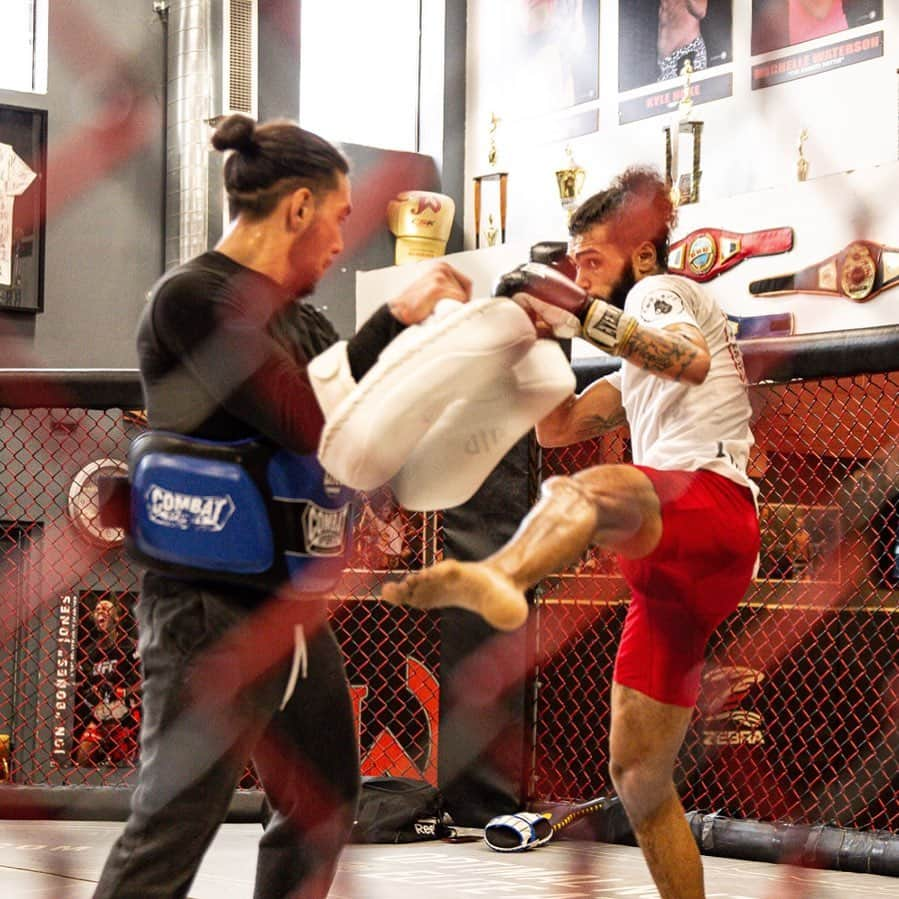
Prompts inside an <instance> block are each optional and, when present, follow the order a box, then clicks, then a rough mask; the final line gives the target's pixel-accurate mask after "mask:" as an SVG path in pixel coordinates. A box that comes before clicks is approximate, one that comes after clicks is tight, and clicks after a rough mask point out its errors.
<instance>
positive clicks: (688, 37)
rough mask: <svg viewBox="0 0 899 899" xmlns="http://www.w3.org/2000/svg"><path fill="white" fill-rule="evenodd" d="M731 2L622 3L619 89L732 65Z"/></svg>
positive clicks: (639, 0)
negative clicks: (688, 71)
mask: <svg viewBox="0 0 899 899" xmlns="http://www.w3.org/2000/svg"><path fill="white" fill-rule="evenodd" d="M732 35H733V4H732V0H619V2H618V89H619V91H629V90H633V89H634V88H638V87H643V86H644V85H647V84H655V83H656V82H662V81H669V80H671V79H672V78H677V77H678V76H679V75H680V74H681V72H682V71H683V68H684V64H685V63H686V61H687V60H689V61H690V63H691V65H692V68H693V71H694V72H703V71H705V70H706V69H711V68H714V67H715V66H721V65H726V64H727V63H730V62H732V61H733V36H732Z"/></svg>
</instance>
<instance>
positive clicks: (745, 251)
mask: <svg viewBox="0 0 899 899" xmlns="http://www.w3.org/2000/svg"><path fill="white" fill-rule="evenodd" d="M792 249H793V229H792V228H771V229H769V230H767V231H749V232H748V233H746V234H738V233H736V232H734V231H724V230H722V229H721V228H702V229H700V230H698V231H692V232H691V233H690V234H688V235H687V236H686V237H684V238H683V239H681V240H679V241H677V243H675V244H674V245H673V246H672V247H671V249H669V251H668V271H669V272H671V273H672V274H676V275H683V276H684V277H685V278H691V279H692V280H694V281H709V280H711V279H712V278H716V277H718V275H720V274H723V273H724V272H726V271H727V270H728V269H731V268H733V267H734V266H735V265H736V264H737V263H739V262H742V261H743V260H744V259H746V258H747V257H749V256H772V255H774V254H776V253H786V252H788V251H789V250H792Z"/></svg>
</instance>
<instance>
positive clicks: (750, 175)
mask: <svg viewBox="0 0 899 899" xmlns="http://www.w3.org/2000/svg"><path fill="white" fill-rule="evenodd" d="M517 2H518V0H508V2H504V3H494V2H492V0H469V3H468V12H469V19H468V84H467V107H468V134H467V143H466V166H465V168H466V183H467V184H468V185H469V191H471V186H470V185H471V177H472V176H473V175H476V174H480V173H483V172H485V171H487V170H488V168H489V167H488V164H487V148H488V139H489V133H488V125H489V120H490V114H491V112H496V113H497V115H499V116H500V118H502V119H503V121H501V123H500V125H499V128H498V130H497V150H498V159H497V165H498V167H499V168H502V169H505V170H507V171H509V173H510V174H509V201H508V205H509V208H508V239H510V240H520V241H523V242H525V243H532V242H534V241H535V240H540V239H550V238H557V239H561V238H564V237H565V236H566V230H565V215H564V213H563V211H562V209H561V206H560V204H559V198H558V192H557V188H556V181H555V176H554V172H555V171H556V170H557V169H560V168H562V167H563V166H564V165H565V163H566V157H565V154H564V147H565V145H566V143H567V144H570V145H571V147H572V150H573V153H574V157H575V159H576V160H577V161H578V162H579V164H580V165H581V166H583V167H584V168H585V169H586V171H587V178H586V183H585V187H584V193H583V195H582V196H587V195H589V194H590V193H593V192H594V191H596V190H599V189H600V188H602V187H603V186H604V185H605V183H606V182H607V181H608V179H609V178H610V177H611V176H612V175H614V174H615V173H616V172H617V171H619V170H620V169H622V168H624V167H625V166H626V165H628V164H630V163H646V164H654V165H656V166H658V167H660V168H663V167H664V139H663V132H662V128H663V125H664V124H665V122H666V119H670V114H669V116H667V117H666V116H656V117H653V118H649V119H644V120H643V121H639V122H635V123H632V124H627V125H619V124H618V104H619V100H622V99H628V98H632V97H636V96H641V95H642V94H644V93H646V92H647V89H636V90H632V91H630V92H628V93H626V94H622V95H619V93H618V13H619V2H618V0H601V2H600V22H599V26H600V61H599V98H598V99H597V100H595V101H592V102H587V103H585V104H583V105H582V106H578V107H577V109H578V110H598V112H599V130H598V131H596V132H595V133H592V134H589V135H585V136H583V137H577V138H574V139H572V140H569V141H565V140H561V139H553V134H554V132H556V131H557V128H556V125H557V124H558V120H557V119H555V118H553V117H547V116H543V117H529V116H528V115H527V114H526V112H522V111H521V110H522V109H523V108H524V107H525V103H524V102H523V99H522V97H521V96H520V94H521V92H522V90H524V86H525V85H529V78H528V71H527V68H528V67H527V66H522V67H520V68H516V67H515V66H513V65H510V63H509V57H508V55H507V54H506V53H504V52H503V50H502V47H503V46H504V44H503V35H504V33H505V32H506V31H508V28H509V11H510V9H511V8H512V4H513V3H517ZM723 2H725V0H712V4H715V3H723ZM751 7H752V4H751V3H750V2H749V0H734V2H733V10H734V11H733V62H732V64H729V65H722V66H717V67H715V68H714V69H713V70H710V71H709V73H707V74H709V75H716V76H717V75H719V74H724V73H730V74H731V75H732V78H733V96H732V97H730V98H727V99H722V100H719V101H716V102H712V103H708V104H703V105H697V106H696V107H695V109H696V114H697V117H698V118H700V119H702V120H703V121H704V122H705V130H704V136H703V169H704V175H703V181H702V199H703V201H705V200H714V199H716V198H717V199H720V198H723V197H728V196H732V195H735V194H743V193H747V192H753V191H761V190H764V189H767V188H774V187H777V186H781V185H787V184H790V183H793V182H795V180H796V174H795V173H796V159H797V146H798V139H799V132H800V130H801V129H802V128H803V127H804V128H807V129H808V131H809V138H808V141H807V143H806V145H805V155H806V157H807V158H808V160H809V162H810V166H811V168H810V177H811V178H812V179H815V178H819V177H822V176H826V175H830V174H833V173H836V172H843V171H847V170H850V169H864V168H870V167H873V166H877V165H880V164H883V163H886V162H889V161H895V159H896V156H897V151H896V140H897V120H896V108H897V90H896V87H897V77H896V68H895V56H894V55H893V54H891V47H892V46H893V41H895V40H896V39H897V37H899V2H897V0H885V3H884V18H883V21H881V22H875V23H873V24H870V25H868V26H865V27H864V28H860V29H854V30H853V31H852V32H851V35H852V36H855V35H858V34H867V33H870V32H879V31H881V30H882V31H883V32H884V46H885V50H884V55H883V56H882V57H881V58H879V59H871V60H868V61H866V62H862V63H859V64H857V65H853V66H850V67H846V68H841V69H839V70H837V71H832V72H827V73H825V74H820V75H816V76H813V77H807V78H803V79H800V80H797V81H794V82H791V83H787V84H782V85H778V86H774V87H768V88H765V89H761V90H751V84H750V62H751V60H752V61H755V62H758V61H760V60H763V59H766V58H771V57H779V56H781V55H786V54H788V53H791V52H796V49H797V48H796V47H793V48H789V49H788V50H787V49H785V50H783V51H778V52H775V53H771V54H768V56H759V57H750V31H751ZM845 36H846V35H831V36H830V37H826V38H819V39H818V40H816V41H813V42H810V43H809V44H807V45H803V47H806V46H807V47H809V48H814V47H818V46H821V45H827V44H829V43H831V42H833V41H836V40H838V39H840V38H841V37H845ZM703 77H704V76H703ZM530 81H531V83H530V85H529V89H533V86H534V85H533V80H532V79H531V80H530ZM516 108H517V109H518V112H515V111H514V110H515V109H516ZM505 110H512V112H510V113H508V114H506V113H505ZM486 202H487V198H485V204H486ZM485 214H486V206H485ZM465 233H466V246H468V247H471V246H473V245H474V237H473V212H472V210H471V208H470V204H469V208H468V209H467V210H466V218H465Z"/></svg>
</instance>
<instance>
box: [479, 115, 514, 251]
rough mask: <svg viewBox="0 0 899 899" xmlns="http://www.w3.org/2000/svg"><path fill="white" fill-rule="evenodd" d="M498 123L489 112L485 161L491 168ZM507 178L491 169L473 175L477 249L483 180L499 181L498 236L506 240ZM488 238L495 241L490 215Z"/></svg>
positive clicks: (506, 175)
mask: <svg viewBox="0 0 899 899" xmlns="http://www.w3.org/2000/svg"><path fill="white" fill-rule="evenodd" d="M499 123H500V119H499V118H497V116H496V114H495V113H490V127H489V128H488V134H489V135H490V139H489V147H488V149H487V162H488V164H489V165H490V167H491V168H494V167H495V166H496V129H497V126H498V125H499ZM508 180H509V173H508V172H497V171H491V172H487V173H486V174H484V175H475V176H474V178H472V181H474V246H475V249H478V248H479V247H480V246H481V187H482V185H483V183H484V182H485V181H488V182H489V181H497V182H499V236H500V242H501V243H505V241H506V196H507V185H508ZM489 230H492V235H491V234H490V233H488V235H487V236H488V238H492V240H491V242H490V244H489V245H490V246H493V245H494V244H495V243H496V226H495V225H494V224H493V221H492V216H491V220H490V223H489V229H488V231H489Z"/></svg>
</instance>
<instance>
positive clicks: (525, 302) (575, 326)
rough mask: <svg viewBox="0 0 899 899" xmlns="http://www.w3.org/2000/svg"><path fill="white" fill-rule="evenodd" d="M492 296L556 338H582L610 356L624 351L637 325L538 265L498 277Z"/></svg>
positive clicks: (615, 308)
mask: <svg viewBox="0 0 899 899" xmlns="http://www.w3.org/2000/svg"><path fill="white" fill-rule="evenodd" d="M493 295H494V296H498V297H511V298H512V299H513V300H515V302H517V303H518V304H519V305H521V306H524V307H525V310H526V311H527V312H528V313H529V314H530V315H531V316H532V317H533V316H536V317H538V318H540V319H542V320H543V321H544V322H546V323H547V324H548V325H549V326H550V327H551V328H552V331H553V334H555V336H556V337H574V336H577V337H583V338H584V339H585V340H589V341H590V343H592V344H594V345H596V346H598V347H599V348H600V349H601V350H604V351H605V352H607V353H610V354H611V355H617V354H619V353H620V352H621V351H622V350H623V349H624V347H625V346H626V345H627V342H628V341H629V340H630V337H631V335H632V334H633V332H634V330H635V328H636V326H637V323H636V319H634V318H632V317H631V316H629V315H624V314H623V313H622V311H621V310H620V309H618V308H617V307H616V306H612V305H611V304H610V303H607V302H606V301H605V300H600V299H598V298H596V297H591V296H590V294H588V293H587V291H586V290H584V289H583V288H582V287H579V286H578V285H577V284H575V283H574V281H572V280H571V279H569V278H566V277H565V276H564V275H563V274H561V273H560V272H557V271H556V270H555V269H554V268H551V267H550V266H548V265H542V264H541V263H539V262H528V263H526V264H524V265H520V266H519V267H518V268H516V269H514V270H513V271H511V272H507V273H506V274H505V275H501V276H500V278H499V279H498V280H497V282H496V285H495V286H494V288H493Z"/></svg>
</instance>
